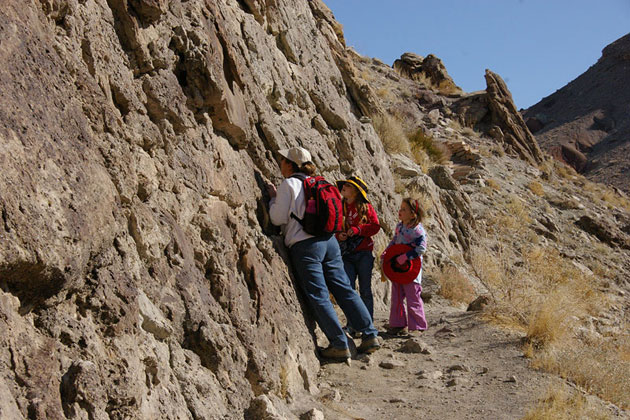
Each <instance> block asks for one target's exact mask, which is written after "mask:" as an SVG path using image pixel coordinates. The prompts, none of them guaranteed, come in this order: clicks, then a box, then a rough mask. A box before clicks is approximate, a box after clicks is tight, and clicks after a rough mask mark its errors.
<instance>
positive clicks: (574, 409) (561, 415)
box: [523, 386, 608, 420]
mask: <svg viewBox="0 0 630 420" xmlns="http://www.w3.org/2000/svg"><path fill="white" fill-rule="evenodd" d="M580 418H588V419H601V420H603V419H607V418H608V413H606V412H604V411H603V409H598V408H595V407H591V406H590V405H589V403H588V401H587V400H586V398H584V396H582V395H581V394H579V393H577V392H572V391H568V390H567V389H566V386H565V387H563V388H557V387H554V388H551V387H550V388H549V390H548V391H547V394H546V395H545V396H544V397H543V398H542V399H541V400H540V401H539V402H538V404H537V405H536V407H534V408H533V409H531V410H529V411H528V413H527V414H526V415H525V417H523V420H574V419H580Z"/></svg>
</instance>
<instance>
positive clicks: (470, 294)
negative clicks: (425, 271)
mask: <svg viewBox="0 0 630 420" xmlns="http://www.w3.org/2000/svg"><path fill="white" fill-rule="evenodd" d="M438 283H439V284H440V291H439V292H438V293H439V294H440V295H442V296H443V297H445V298H446V299H448V300H450V301H451V302H455V303H470V302H471V301H472V300H473V299H474V298H475V289H474V288H473V286H472V284H471V283H470V281H469V280H468V278H466V276H464V275H463V274H462V273H461V272H460V271H459V270H458V269H457V268H456V267H453V266H446V267H444V268H442V269H441V270H440V273H439V274H438Z"/></svg>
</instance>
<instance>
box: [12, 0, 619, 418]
mask: <svg viewBox="0 0 630 420" xmlns="http://www.w3.org/2000/svg"><path fill="white" fill-rule="evenodd" d="M0 56H1V58H2V62H3V63H5V64H3V65H2V66H1V67H0V92H2V101H1V103H0V141H1V144H2V146H3V147H2V148H1V149H0V167H2V173H3V176H2V177H1V178H0V213H1V215H2V223H1V228H0V238H1V241H0V289H1V291H0V325H1V330H2V331H3V334H2V335H1V336H0V342H1V344H2V346H0V366H2V367H1V368H0V372H1V373H2V375H1V376H0V390H2V392H1V393H0V395H1V396H0V414H2V417H3V418H4V417H5V416H6V417H8V418H23V417H28V418H35V419H57V418H59V419H62V418H94V419H101V418H102V419H106V418H116V419H122V418H125V419H126V418H207V419H214V418H243V417H249V418H283V417H284V418H287V417H288V418H291V416H295V417H297V416H298V415H299V414H300V413H301V411H298V409H299V407H300V405H299V404H297V402H300V401H303V400H306V401H310V404H311V405H312V404H315V401H316V400H317V396H318V395H320V394H321V392H320V386H319V382H318V377H317V375H318V372H319V371H320V363H319V360H318V359H317V357H316V353H315V351H314V350H315V347H316V345H317V344H319V345H324V344H325V343H323V342H322V341H321V337H319V336H318V335H319V333H318V330H317V329H316V328H315V327H314V322H313V317H312V314H311V313H310V312H309V310H308V309H307V308H306V307H305V306H304V304H303V301H302V299H301V294H300V290H299V287H298V286H297V285H296V284H295V283H294V281H293V278H292V275H291V270H290V269H289V268H288V264H287V262H288V260H287V258H286V257H287V251H286V249H285V248H284V246H283V245H282V239H281V238H280V237H279V236H278V235H277V231H276V230H275V229H274V228H273V227H272V226H270V225H269V223H268V220H267V218H266V212H265V192H264V188H263V187H264V183H265V182H266V181H274V182H278V181H279V180H280V177H279V170H278V168H277V164H276V162H275V156H274V153H273V152H274V151H275V150H277V149H279V148H283V147H289V146H294V145H302V146H305V147H308V148H309V149H310V150H311V152H312V154H313V156H314V160H315V163H316V165H317V166H318V168H319V169H320V170H321V171H322V173H323V174H324V175H326V176H327V177H328V178H330V179H341V178H344V177H346V176H348V175H350V174H358V175H360V176H361V177H362V178H363V179H364V180H366V182H367V183H368V185H369V187H370V196H371V198H372V202H373V204H374V205H375V207H376V209H377V211H378V214H379V217H380V219H381V221H382V225H383V232H382V233H379V235H377V237H376V242H377V248H378V247H381V248H382V247H383V246H384V244H385V243H386V241H387V239H388V236H390V234H391V229H392V228H393V226H394V225H395V222H396V216H395V215H396V210H397V206H398V204H399V201H400V196H401V194H403V193H404V194H407V193H410V192H421V193H422V194H423V195H424V196H425V197H426V200H427V201H426V203H427V205H428V206H429V207H430V213H431V219H430V221H429V222H427V223H428V225H427V226H428V227H429V231H430V232H431V241H430V249H429V252H428V254H427V258H426V260H425V261H426V263H425V265H426V268H427V283H426V289H427V291H428V292H431V290H433V292H432V293H435V292H436V291H437V290H438V289H439V282H438V281H437V280H435V279H436V278H437V275H438V273H439V272H440V270H441V269H442V268H445V267H450V266H456V267H458V268H459V270H460V271H461V272H462V273H464V274H466V275H467V276H469V277H470V279H471V281H473V282H474V283H475V292H476V293H477V294H481V293H485V292H487V291H488V288H487V287H486V286H485V285H484V284H483V281H484V280H483V279H480V278H479V276H476V275H475V274H474V272H473V271H474V270H472V268H469V267H470V264H469V262H467V260H468V261H472V260H471V258H472V256H473V252H472V251H473V250H474V249H476V248H478V247H479V246H480V245H483V246H486V242H485V241H481V240H480V239H479V238H480V236H479V235H480V234H479V229H480V227H481V228H485V227H487V226H489V225H492V220H493V218H495V217H499V216H500V214H495V213H493V211H494V210H496V211H498V212H502V211H504V209H503V208H502V207H500V206H499V205H498V204H499V203H505V202H509V203H511V202H512V196H513V195H517V194H522V192H523V191H524V189H525V188H526V187H525V185H526V184H527V182H532V181H533V180H535V179H539V177H540V178H543V177H546V178H547V179H548V180H549V182H551V181H557V182H558V184H557V185H554V187H553V188H551V187H549V189H548V192H549V196H548V197H545V198H544V199H543V198H540V197H539V198H537V197H534V196H527V200H530V201H529V202H531V203H532V205H535V208H536V209H539V208H545V206H546V205H547V204H545V203H543V202H542V201H541V200H545V202H548V203H550V205H551V206H552V207H553V208H558V209H560V210H557V211H556V210H554V211H553V213H554V215H553V217H552V216H548V217H546V216H545V214H544V212H541V214H537V215H536V217H535V220H536V223H533V224H532V226H533V227H532V229H538V232H539V233H536V237H538V236H540V237H541V238H542V237H544V238H546V239H544V240H542V239H541V240H542V241H552V242H556V241H555V240H554V239H552V237H555V238H556V240H557V241H558V242H559V244H558V248H560V249H561V250H562V252H564V253H569V252H573V257H574V258H575V259H576V261H578V262H579V261H582V262H580V264H582V263H584V264H587V263H588V260H589V259H591V260H596V261H598V262H600V261H601V262H602V264H604V265H605V266H606V269H607V270H608V271H607V273H608V274H606V276H607V277H606V278H607V279H608V280H609V282H610V284H609V286H607V287H609V288H613V289H614V290H615V291H617V290H618V291H620V294H619V295H616V297H615V300H614V303H613V304H612V305H611V308H612V309H610V313H612V314H615V316H617V317H619V316H621V317H623V313H624V312H623V311H624V306H623V305H624V302H626V301H627V295H622V294H621V292H623V290H627V281H626V280H627V274H628V273H627V268H625V265H624V264H623V261H625V260H627V252H626V248H625V244H627V243H628V242H627V241H628V234H630V233H629V232H628V230H627V229H626V227H625V224H624V223H626V222H627V220H628V218H627V213H624V212H623V211H622V210H618V211H616V212H615V213H614V215H613V216H610V215H609V214H608V209H606V208H605V207H601V206H600V204H599V202H598V201H596V200H592V201H593V202H592V203H590V202H589V201H588V200H580V201H579V202H577V204H576V200H577V199H576V198H574V197H576V196H579V194H580V192H578V190H577V187H575V186H574V185H573V184H570V183H569V184H567V185H564V184H563V183H561V182H560V181H561V180H560V179H559V178H558V177H557V175H554V172H553V171H551V170H546V169H545V170H541V169H539V168H538V166H541V167H544V165H545V158H544V156H543V155H542V154H541V153H540V150H539V149H538V146H537V144H536V142H535V140H534V139H533V137H532V136H531V134H530V133H529V131H528V130H527V128H526V127H525V125H524V122H523V120H522V119H521V117H520V115H518V113H517V112H515V109H514V106H513V103H512V102H511V98H510V95H509V91H508V90H507V88H506V87H505V84H504V83H503V81H502V80H501V79H500V77H499V76H498V75H496V74H494V73H492V72H490V71H488V72H487V74H486V80H487V83H488V89H487V90H486V91H485V92H478V93H473V94H466V93H463V92H457V91H454V92H449V93H448V94H443V93H441V92H440V91H439V87H440V86H439V84H440V82H439V80H448V79H447V78H446V77H447V75H444V74H442V76H439V73H435V74H434V75H433V78H432V77H426V75H425V77H423V78H420V79H417V78H414V77H413V76H412V77H409V75H411V74H412V73H413V72H414V71H417V72H426V71H427V69H435V70H436V71H440V69H443V66H440V63H439V62H438V61H439V59H437V58H436V57H432V58H431V59H430V63H431V64H432V65H431V66H429V63H427V65H426V66H425V65H420V66H419V67H414V68H411V69H409V71H407V72H406V73H403V72H400V69H399V72H398V73H397V71H396V70H395V69H394V68H392V67H390V66H387V65H385V64H383V63H380V62H378V60H371V59H367V58H365V57H360V56H358V55H357V54H356V53H354V52H353V51H352V50H350V49H348V48H346V46H345V44H344V40H343V34H342V32H341V29H340V25H339V24H338V23H337V22H336V21H335V20H334V17H333V15H332V13H331V12H330V10H328V9H327V7H326V6H325V5H324V4H323V3H322V2H321V1H318V0H309V1H306V0H297V1H284V0H277V1H274V2H262V1H258V0H245V1H232V0H220V1H216V2H209V1H204V0H188V1H181V2H180V1H170V2H167V1H163V0H29V1H28V2H26V3H24V2H18V1H9V2H7V3H6V5H5V7H3V8H2V10H0ZM410 57H411V58H413V57H412V56H411V55H407V56H404V57H401V60H405V59H406V58H410ZM416 58H417V56H416ZM424 60H425V59H423V61H424ZM432 71H433V70H432ZM444 71H445V70H444ZM435 77H440V78H439V79H435ZM422 80H429V82H428V84H425V83H424V82H422ZM430 80H434V81H435V80H438V83H437V86H432V85H431V83H435V82H430ZM442 87H444V84H442ZM391 114H396V115H398V118H399V120H400V121H401V124H403V125H405V128H406V129H409V130H415V131H417V130H418V129H421V130H422V132H423V133H426V134H429V135H431V136H432V138H433V140H435V142H436V144H443V145H445V147H447V148H449V149H450V150H452V156H451V158H450V159H447V161H444V162H442V163H443V165H438V164H431V165H429V166H428V167H427V168H423V167H421V166H419V165H418V164H417V162H415V161H414V160H412V159H411V158H410V156H409V155H410V153H406V154H405V153H403V154H397V153H391V152H389V151H386V150H385V148H384V146H383V144H384V143H386V138H385V137H384V136H383V135H381V134H380V133H379V132H378V130H377V128H378V124H377V120H378V119H379V118H382V117H384V116H388V115H391ZM405 141H406V140H405ZM506 154H507V155H506ZM488 162H491V163H492V164H489V163H488ZM494 166H496V167H498V168H500V169H496V170H492V171H491V170H489V168H492V167H494ZM425 169H426V170H425ZM495 171H496V172H495ZM425 172H426V173H425ZM499 174H500V175H499ZM523 174H524V175H523ZM494 177H497V178H499V181H500V183H499V182H497V185H499V186H497V187H495V188H496V189H495V188H491V190H488V188H490V187H489V185H492V183H491V181H492V179H493V178H494ZM511 177H512V178H511ZM504 181H505V184H504V183H503V182H504ZM576 182H579V181H576ZM558 191H561V192H558ZM504 193H505V194H504ZM493 194H494V195H493ZM582 202H584V204H583V203H582ZM554 203H555V204H554ZM580 206H582V207H580ZM564 207H566V208H564ZM492 209H493V211H491V210H492ZM506 212H507V211H506ZM501 214H502V213H501ZM480 215H483V217H481V218H480ZM578 216H579V217H578ZM601 216H604V217H601ZM584 217H586V219H584ZM611 217H614V218H615V220H616V221H611ZM573 218H579V219H580V220H582V222H581V223H580V224H575V223H574V222H575V221H574V220H573ZM624 220H625V221H626V222H624ZM617 226H622V228H618V227H617ZM527 232H529V230H527ZM587 232H588V233H587ZM486 234H487V232H486V233H484V234H483V235H486ZM520 234H522V235H525V233H523V232H521V233H520ZM565 235H566V237H570V238H574V239H575V238H577V239H575V241H577V242H579V243H592V244H595V243H600V242H601V243H602V244H603V245H601V246H602V247H605V248H606V253H605V255H604V256H602V255H591V254H589V253H588V252H587V251H586V250H584V247H578V248H579V249H578V250H576V251H570V249H571V247H575V242H567V244H569V245H566V246H565V245H564V242H563V241H564V238H565ZM489 237H490V236H488V238H489ZM484 238H486V236H484ZM559 238H562V240H560V239H559ZM518 239H519V241H520V242H521V243H522V241H523V240H524V239H523V238H522V237H519V238H518ZM488 241H489V242H493V241H495V238H493V239H492V241H491V240H490V239H488ZM487 246H488V249H494V248H493V247H494V246H496V243H494V242H493V243H489V244H487ZM521 265H522V263H521ZM375 277H377V275H375ZM432 278H433V280H431V279H432ZM624 281H626V282H624ZM375 293H376V298H377V299H376V300H377V302H376V307H377V310H379V311H383V310H385V309H386V308H387V303H388V289H387V283H380V282H377V281H375ZM624 296H626V297H624ZM624 299H625V300H624ZM619 313H621V314H622V315H619ZM610 316H611V317H612V315H610ZM603 320H604V317H603V316H598V317H597V318H594V319H593V320H592V321H591V323H592V329H591V330H589V334H591V333H592V335H593V336H595V337H601V336H603V335H604V334H607V332H606V331H605V329H604V327H605V326H606V325H605V324H604V321H603ZM274 410H275V411H276V412H277V413H278V412H282V413H284V414H282V415H281V414H277V413H276V417H273V415H272V413H273V412H274ZM291 410H293V411H291Z"/></svg>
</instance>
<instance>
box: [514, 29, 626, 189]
mask: <svg viewBox="0 0 630 420" xmlns="http://www.w3.org/2000/svg"><path fill="white" fill-rule="evenodd" d="M629 58H630V34H629V35H626V36H623V37H621V38H620V39H618V40H616V41H615V42H613V43H612V44H610V45H608V46H607V47H605V48H604V49H603V50H602V56H601V58H600V59H599V60H598V61H597V63H595V64H594V65H593V66H591V67H590V68H589V69H588V70H587V71H586V72H584V73H583V74H582V75H580V76H579V77H578V78H576V79H575V80H573V81H572V82H571V83H569V84H568V85H566V86H564V87H563V88H561V89H558V90H557V91H556V92H555V93H553V94H551V95H549V96H548V97H546V98H543V99H542V100H541V101H540V102H539V103H537V104H535V105H533V106H531V107H530V108H529V109H527V110H525V111H524V113H523V116H524V118H525V119H526V120H527V124H528V127H529V128H530V129H531V131H532V132H533V133H534V134H535V135H536V138H537V140H538V142H539V143H540V145H541V147H542V148H543V149H545V150H546V151H548V152H549V153H550V154H551V155H553V156H554V157H555V158H557V159H560V160H561V161H563V162H566V163H568V164H569V165H571V166H572V167H573V168H575V170H576V171H578V172H579V173H582V174H584V176H586V177H587V178H589V179H591V180H593V181H596V182H602V183H605V184H608V185H612V186H615V187H617V188H619V189H621V190H623V191H625V192H626V193H628V192H630V187H629V185H630V179H629V178H628V174H629V173H630V171H629V169H630V166H629V164H628V159H627V156H630V154H629V153H630V142H628V138H629V135H630V120H629V119H628V112H627V110H628V107H629V106H630V90H628V86H627V83H626V80H627V79H628V72H629V71H630V66H629Z"/></svg>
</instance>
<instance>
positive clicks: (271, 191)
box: [267, 184, 277, 198]
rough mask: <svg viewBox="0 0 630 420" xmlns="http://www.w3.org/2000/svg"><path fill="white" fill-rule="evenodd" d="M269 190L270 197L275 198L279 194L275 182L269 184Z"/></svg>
mask: <svg viewBox="0 0 630 420" xmlns="http://www.w3.org/2000/svg"><path fill="white" fill-rule="evenodd" d="M267 192H268V193H269V197H271V198H274V197H275V196H276V195H277V192H276V186H275V185H273V184H267Z"/></svg>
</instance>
